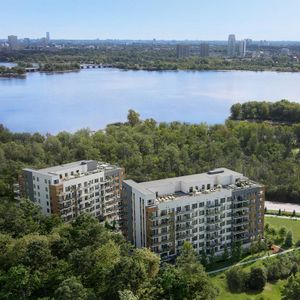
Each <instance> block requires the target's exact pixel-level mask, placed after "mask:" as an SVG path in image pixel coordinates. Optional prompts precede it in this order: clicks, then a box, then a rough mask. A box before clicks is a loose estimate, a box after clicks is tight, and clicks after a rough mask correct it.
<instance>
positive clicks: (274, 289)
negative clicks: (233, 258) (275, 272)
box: [211, 262, 286, 300]
mask: <svg viewBox="0 0 300 300" xmlns="http://www.w3.org/2000/svg"><path fill="white" fill-rule="evenodd" d="M259 265H261V262H256V263H254V264H251V265H250V266H244V267H243V268H244V269H245V270H250V268H251V267H253V266H259ZM211 279H212V282H213V283H214V285H215V286H217V287H218V288H219V290H220V294H219V296H218V297H217V300H248V299H249V300H250V299H251V300H252V299H253V300H256V299H259V298H260V297H261V296H263V297H264V300H280V299H281V295H280V290H281V288H282V286H283V285H284V284H285V282H286V280H279V281H277V282H276V283H269V282H268V283H267V284H266V286H265V288H264V290H263V291H262V292H260V293H257V292H256V293H234V294H233V293H231V292H230V291H229V290H228V288H227V283H226V277H225V273H221V274H217V275H211Z"/></svg>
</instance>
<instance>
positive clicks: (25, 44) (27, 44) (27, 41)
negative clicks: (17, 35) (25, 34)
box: [23, 38, 30, 47]
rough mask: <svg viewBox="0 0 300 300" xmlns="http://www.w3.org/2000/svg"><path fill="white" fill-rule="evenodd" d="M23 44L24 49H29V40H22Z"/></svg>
mask: <svg viewBox="0 0 300 300" xmlns="http://www.w3.org/2000/svg"><path fill="white" fill-rule="evenodd" d="M23 44H24V46H25V47H29V46H30V39H29V38H24V40H23Z"/></svg>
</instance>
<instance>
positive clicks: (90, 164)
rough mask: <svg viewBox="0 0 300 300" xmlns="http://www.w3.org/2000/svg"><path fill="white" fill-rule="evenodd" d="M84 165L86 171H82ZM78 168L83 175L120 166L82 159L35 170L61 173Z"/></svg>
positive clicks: (47, 173)
mask: <svg viewBox="0 0 300 300" xmlns="http://www.w3.org/2000/svg"><path fill="white" fill-rule="evenodd" d="M83 167H87V171H86V172H82V168H83ZM76 168H78V170H79V173H80V174H81V175H87V174H91V173H96V172H100V171H104V170H113V169H115V168H118V167H117V166H115V165H111V164H108V163H104V162H98V161H95V160H80V161H75V162H71V163H67V164H62V165H58V166H53V167H48V168H43V169H37V170H34V171H36V172H39V173H41V174H46V175H59V174H62V173H64V172H68V171H70V170H73V169H76Z"/></svg>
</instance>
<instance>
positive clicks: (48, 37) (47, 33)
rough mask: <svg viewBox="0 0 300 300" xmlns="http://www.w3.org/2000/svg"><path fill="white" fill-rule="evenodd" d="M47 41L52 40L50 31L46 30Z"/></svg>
mask: <svg viewBox="0 0 300 300" xmlns="http://www.w3.org/2000/svg"><path fill="white" fill-rule="evenodd" d="M46 42H47V43H49V42H50V33H49V32H46Z"/></svg>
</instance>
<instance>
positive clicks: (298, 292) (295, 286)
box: [281, 273, 300, 300]
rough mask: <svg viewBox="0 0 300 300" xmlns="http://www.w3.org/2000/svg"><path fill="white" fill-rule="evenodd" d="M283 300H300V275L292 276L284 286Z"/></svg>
mask: <svg viewBox="0 0 300 300" xmlns="http://www.w3.org/2000/svg"><path fill="white" fill-rule="evenodd" d="M281 295H282V300H299V299H300V273H297V274H296V275H292V276H291V277H290V278H289V279H288V281H287V283H286V284H285V285H284V287H283V289H282V292H281Z"/></svg>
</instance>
